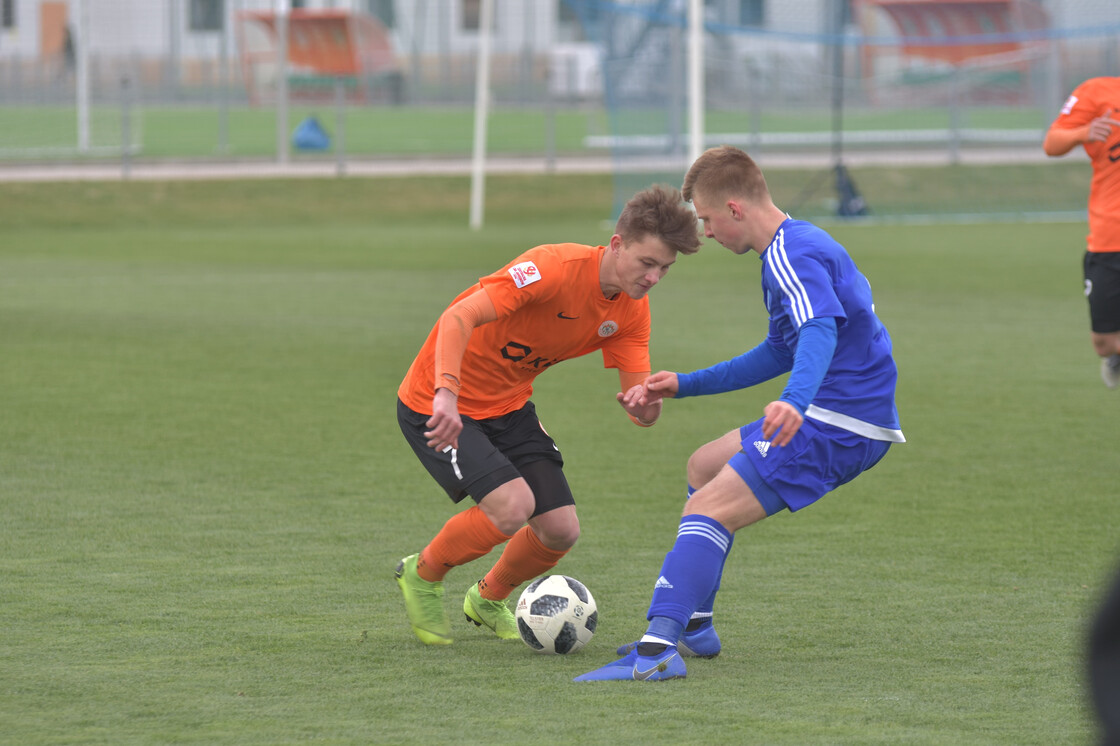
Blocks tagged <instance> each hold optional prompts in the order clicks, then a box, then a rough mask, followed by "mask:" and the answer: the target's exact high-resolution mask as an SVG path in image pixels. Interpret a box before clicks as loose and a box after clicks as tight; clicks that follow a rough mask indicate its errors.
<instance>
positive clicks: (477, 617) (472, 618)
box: [463, 583, 521, 640]
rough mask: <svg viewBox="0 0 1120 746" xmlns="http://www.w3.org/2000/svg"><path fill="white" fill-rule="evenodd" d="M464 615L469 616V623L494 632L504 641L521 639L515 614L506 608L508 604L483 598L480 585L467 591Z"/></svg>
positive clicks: (464, 601)
mask: <svg viewBox="0 0 1120 746" xmlns="http://www.w3.org/2000/svg"><path fill="white" fill-rule="evenodd" d="M463 613H464V614H466V615H467V621H468V622H474V623H475V624H476V625H477V626H479V627H486V628H487V629H490V630H492V631H493V632H494V634H495V635H497V636H498V637H499V638H501V639H503V640H519V639H521V634H520V633H519V632H518V631H517V620H516V619H514V618H513V612H512V611H510V610H509V607H508V606H506V602H505V601H491V600H490V599H488V598H483V597H482V595H481V594H479V592H478V583H475V584H474V585H472V586H471V588H470V590H469V591H467V596H466V598H464V599H463Z"/></svg>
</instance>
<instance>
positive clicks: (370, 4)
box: [366, 0, 397, 29]
mask: <svg viewBox="0 0 1120 746" xmlns="http://www.w3.org/2000/svg"><path fill="white" fill-rule="evenodd" d="M366 10H367V11H368V12H369V14H370V15H371V16H373V17H374V18H376V19H377V20H379V21H381V25H383V26H384V27H385V28H387V29H393V28H396V27H397V9H396V6H395V5H394V4H393V0H366Z"/></svg>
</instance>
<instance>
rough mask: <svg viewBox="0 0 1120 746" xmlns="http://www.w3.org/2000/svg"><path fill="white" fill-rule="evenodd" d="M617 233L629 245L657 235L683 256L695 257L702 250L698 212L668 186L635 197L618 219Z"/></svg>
mask: <svg viewBox="0 0 1120 746" xmlns="http://www.w3.org/2000/svg"><path fill="white" fill-rule="evenodd" d="M614 232H615V233H617V234H618V235H619V236H621V237H622V240H623V241H625V242H627V243H630V242H631V241H640V240H641V239H643V238H645V237H646V236H657V237H658V238H660V239H661V240H662V241H663V242H664V243H665V245H666V246H668V247H669V248H670V249H673V250H674V251H678V252H680V253H682V254H695V253H696V252H697V250H699V248H700V233H699V229H698V228H697V222H696V213H695V212H693V211H692V209H691V208H690V207H689V206H688V205H686V204H685V202H684V200H683V199H682V198H681V193H680V192H679V191H677V190H676V189H674V188H673V187H671V186H666V185H664V184H655V185H654V186H651V187H649V188H648V189H643V190H642V191H640V192H638V193H637V194H635V195H634V196H633V197H631V198H630V201H629V202H627V203H626V206H625V207H623V208H622V214H621V215H619V216H618V223H617V224H616V225H615V229H614Z"/></svg>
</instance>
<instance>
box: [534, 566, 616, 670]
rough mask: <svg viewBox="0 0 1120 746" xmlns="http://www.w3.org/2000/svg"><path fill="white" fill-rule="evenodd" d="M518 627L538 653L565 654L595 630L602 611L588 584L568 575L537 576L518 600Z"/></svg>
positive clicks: (575, 649)
mask: <svg viewBox="0 0 1120 746" xmlns="http://www.w3.org/2000/svg"><path fill="white" fill-rule="evenodd" d="M514 615H515V616H516V617H517V631H518V632H520V633H521V639H522V640H524V641H525V644H526V645H528V646H529V647H531V648H532V649H533V650H535V651H537V652H538V653H550V654H551V653H555V654H558V655H565V654H567V653H574V652H575V651H577V650H579V649H580V648H582V647H583V646H584V645H586V644H587V642H588V641H589V640H590V639H591V636H592V635H594V634H595V626H596V625H597V624H598V623H599V611H598V607H596V606H595V599H594V598H593V597H592V596H591V591H589V590H587V586H585V585H584V584H583V583H581V582H579V581H578V580H576V579H575V578H569V577H568V576H567V575H546V576H545V577H543V578H537V579H536V580H534V581H533V582H532V583H530V584H529V586H528V587H527V588H526V589H525V590H524V591H523V592H522V593H521V598H519V599H518V600H517V610H516V611H515V612H514Z"/></svg>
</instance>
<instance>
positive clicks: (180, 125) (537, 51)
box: [0, 0, 1120, 172]
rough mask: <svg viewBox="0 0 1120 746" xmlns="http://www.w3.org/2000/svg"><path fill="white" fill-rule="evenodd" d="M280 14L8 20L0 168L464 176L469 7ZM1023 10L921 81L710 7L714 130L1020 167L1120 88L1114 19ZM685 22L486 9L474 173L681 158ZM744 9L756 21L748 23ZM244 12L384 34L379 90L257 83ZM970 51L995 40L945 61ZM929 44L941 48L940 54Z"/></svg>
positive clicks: (882, 44) (897, 49) (819, 38)
mask: <svg viewBox="0 0 1120 746" xmlns="http://www.w3.org/2000/svg"><path fill="white" fill-rule="evenodd" d="M1008 2H1009V3H1010V4H1012V5H1014V4H1015V0H1008ZM297 5H299V6H300V7H297V8H294V9H293V8H291V7H290V6H291V3H290V2H275V1H274V0H225V1H224V2H223V1H222V0H209V1H208V0H163V1H162V2H151V0H69V1H68V2H67V1H65V0H64V1H61V2H48V0H6V3H5V6H4V7H6V8H12V9H14V10H13V12H11V13H9V14H7V16H6V17H4V18H0V22H2V23H3V26H2V27H0V165H9V166H11V165H26V164H42V163H51V164H58V163H98V162H100V163H118V162H119V163H121V164H122V166H123V167H126V168H127V167H128V166H130V165H135V164H138V163H152V162H158V161H169V160H173V161H176V162H180V163H182V162H202V163H209V164H213V163H218V162H230V163H238V162H239V163H246V162H261V163H286V162H289V161H294V162H296V163H311V162H314V163H320V164H336V165H337V168H338V170H339V172H343V171H345V170H346V169H347V168H350V169H351V170H354V169H355V167H357V166H359V165H360V164H362V163H367V162H370V161H394V162H399V161H400V160H401V159H407V158H416V157H420V156H423V157H429V158H432V157H439V158H447V159H457V158H458V159H461V158H465V157H466V156H467V155H468V154H469V149H470V143H471V128H472V126H473V121H472V117H471V107H472V105H473V101H474V81H475V73H476V65H477V62H478V60H477V48H478V39H479V31H478V29H477V17H475V16H474V15H472V14H474V13H477V7H478V3H477V2H471V0H352V1H350V0H336V1H334V2H332V1H331V0H322V1H321V2H318V3H315V2H307V3H297ZM930 5H936V3H931V4H930ZM993 5H999V3H993ZM1019 5H1022V3H1019ZM1031 5H1036V6H1037V7H1038V8H1039V9H1040V10H1041V11H1042V13H1043V16H1042V17H1043V19H1044V23H1043V24H1042V25H1041V26H1039V28H1037V29H1027V30H1025V31H1020V32H1017V35H1014V34H1013V35H1012V36H1009V37H1006V38H1002V37H1001V39H1000V41H1003V42H1008V41H1010V42H1014V43H1013V44H1010V46H1008V48H1007V49H1005V50H1003V51H1001V52H1000V53H998V54H996V53H992V54H985V55H976V56H974V57H970V58H968V59H967V60H965V61H963V62H962V61H960V60H958V61H956V62H938V60H937V59H934V58H929V57H927V58H922V57H921V56H920V55H916V54H914V53H913V52H914V50H913V47H915V46H916V45H915V39H914V38H913V37H907V36H906V33H905V30H904V29H900V28H896V27H893V26H892V25H891V23H890V20H891V19H890V18H889V17H888V16H886V15H884V13H883V11H882V8H881V7H879V6H876V5H875V3H873V2H871V0H854V1H852V0H848V1H847V2H845V3H841V4H840V5H839V6H838V5H837V3H836V2H834V0H786V1H785V2H781V3H779V2H757V3H751V2H742V1H741V0H710V1H709V2H708V3H707V4H706V16H705V22H706V24H707V33H706V47H707V53H706V63H705V67H706V71H705V81H706V89H707V102H708V104H707V106H708V111H709V112H710V113H709V118H708V123H707V128H708V131H709V132H710V133H711V136H712V137H713V138H717V139H722V140H724V141H735V142H739V143H741V144H744V145H745V146H748V147H751V148H754V149H759V150H761V151H763V152H769V153H772V154H775V156H776V155H780V154H788V155H790V156H791V157H793V156H795V155H800V156H804V154H806V153H818V154H820V156H821V157H822V158H827V154H828V152H829V150H830V149H832V148H833V147H834V144H835V139H836V132H837V131H838V128H839V131H840V132H842V133H843V137H844V142H845V146H846V147H848V148H850V149H851V150H852V151H854V152H859V151H860V150H864V151H867V152H869V153H870V152H882V151H883V149H884V148H885V147H886V146H890V147H892V148H893V147H897V148H899V149H910V150H914V151H915V152H918V151H920V152H922V153H925V154H928V153H930V152H931V151H933V152H936V153H939V154H942V155H944V157H945V158H946V160H948V161H950V162H952V161H953V160H954V159H959V157H960V153H961V151H962V149H967V148H969V147H984V148H992V147H1007V148H1009V149H1011V151H1012V152H1013V150H1014V148H1015V147H1016V146H1018V147H1026V146H1029V147H1034V143H1035V141H1036V140H1037V138H1040V137H1041V133H1042V131H1043V129H1044V128H1045V126H1046V125H1047V124H1048V122H1049V121H1050V120H1051V119H1052V117H1053V115H1054V113H1055V112H1056V110H1057V107H1058V106H1059V105H1060V102H1061V100H1062V98H1063V97H1064V96H1065V95H1066V94H1067V93H1068V91H1069V90H1071V89H1072V87H1073V86H1074V85H1075V84H1076V83H1077V82H1080V81H1081V80H1083V79H1085V78H1087V77H1092V76H1095V75H1105V74H1115V73H1116V71H1117V70H1118V69H1120V3H1117V2H1115V0H1042V2H1039V3H1032V4H1031ZM684 6H685V3H684V2H670V1H664V0H659V1H657V2H654V1H653V0H646V1H643V0H631V2H618V3H609V2H594V1H593V0H496V7H497V21H496V23H495V28H494V41H493V56H492V73H491V81H492V91H491V99H492V101H493V104H494V108H493V116H492V119H491V127H490V141H489V143H490V144H489V152H490V154H491V155H492V156H494V157H497V158H508V159H514V160H516V159H521V160H531V159H541V160H543V161H544V162H547V163H549V164H555V163H556V161H557V160H558V159H559V160H560V161H563V160H564V159H566V158H567V159H573V158H581V159H593V158H603V157H608V156H612V155H613V156H614V157H616V158H618V157H622V158H625V157H627V156H626V154H627V152H629V151H633V150H635V148H637V149H639V150H641V149H642V148H645V149H647V150H648V146H650V145H651V143H652V144H653V149H654V150H655V151H657V150H664V149H666V148H669V149H670V150H671V149H672V148H677V149H678V150H679V141H678V140H676V139H674V138H679V136H680V133H681V132H682V131H683V129H682V128H683V117H682V114H681V112H680V109H679V106H678V104H679V103H680V101H682V100H683V89H682V88H681V86H682V85H683V77H682V76H681V75H680V70H681V69H682V67H681V66H682V65H683V57H682V55H683V54H684V47H683V46H682V40H681V36H680V34H681V30H682V28H683V25H682V24H683V19H684V18H685V12H684V11H685V7H684ZM835 7H841V10H842V11H843V12H844V13H847V14H848V15H847V16H846V17H845V18H844V20H842V21H841V23H840V24H839V25H838V26H833V25H831V23H832V22H831V20H830V18H832V16H830V13H831V12H832V10H833V8H835ZM756 8H757V9H761V11H760V15H761V17H755V16H754V15H752V13H753V10H752V9H756ZM278 10H279V11H280V12H277V11H278ZM254 13H258V14H264V15H269V14H273V16H274V17H275V19H276V20H277V21H278V22H285V21H286V22H288V23H291V22H292V19H293V18H296V17H298V16H299V15H300V14H301V13H302V14H311V15H313V14H316V13H319V14H327V15H329V14H343V15H349V16H354V17H359V16H360V17H366V18H371V19H377V20H378V21H379V22H380V23H381V25H383V26H384V27H385V30H386V33H387V36H388V39H389V43H390V46H391V52H392V64H391V68H392V69H391V70H389V71H388V72H387V71H386V69H385V67H384V65H382V66H380V67H378V68H377V69H371V68H370V67H369V66H368V65H366V66H364V65H363V63H362V60H359V61H358V63H356V67H355V69H352V70H347V71H344V72H339V73H335V72H332V69H331V68H330V67H329V66H327V67H326V68H323V67H319V68H315V67H310V68H309V67H307V66H306V65H303V66H302V67H301V66H300V64H299V61H298V60H294V59H293V58H292V57H291V55H292V53H293V46H292V45H296V44H304V43H308V40H307V39H305V38H295V37H293V38H292V39H291V40H290V42H289V44H288V45H278V46H277V47H276V48H275V49H274V50H273V51H272V52H270V51H269V50H268V48H265V49H264V52H263V53H264V54H265V57H266V58H267V55H268V54H275V55H277V59H276V60H275V61H272V60H269V59H265V60H264V62H265V67H268V66H269V65H271V67H270V69H271V71H272V77H270V78H268V79H267V80H266V82H265V83H263V84H262V83H261V77H260V76H259V75H254V74H253V72H252V71H253V70H254V68H253V67H252V63H251V62H250V61H249V54H248V50H247V46H249V45H250V43H249V41H247V36H246V33H245V31H244V26H243V19H244V18H245V17H246V16H248V15H252V14H254ZM745 14H746V16H747V18H746V20H747V21H750V22H749V23H743V21H744V17H745ZM1090 19H1091V21H1090ZM472 23H473V24H474V25H473V26H472ZM289 30H290V29H289ZM931 33H932V32H931ZM945 33H946V34H947V33H948V32H945ZM278 38H279V37H278ZM981 41H990V39H988V38H987V37H985V38H984V39H980V40H978V39H976V38H970V37H968V35H965V36H963V37H961V36H960V35H959V34H958V38H957V43H959V44H974V45H975V44H977V43H978V42H981ZM926 42H927V46H930V47H935V46H938V45H942V44H944V43H946V42H945V40H944V39H939V38H938V37H937V36H936V34H933V36H931V37H929V38H928V39H926ZM310 43H312V44H313V45H314V43H317V42H314V40H312V41H311V42H310ZM351 44H352V46H353V47H354V48H355V49H356V51H354V54H355V55H357V56H358V57H362V55H367V56H368V54H369V53H370V45H371V44H372V43H371V42H368V40H367V41H366V42H359V41H355V40H354V39H351ZM327 46H329V44H328V45H327ZM258 52H260V50H258ZM280 55H284V57H281V56H280ZM934 57H936V55H935V56H934ZM837 60H840V61H841V62H842V65H841V66H840V67H838V66H837ZM931 60H932V61H931ZM257 61H258V63H259V62H260V59H259V57H258V60H257ZM285 63H286V66H285ZM262 69H263V68H262ZM277 70H286V73H285V74H283V75H280V74H277V73H276V71H277ZM838 90H839V91H840V92H841V93H842V96H843V119H842V120H841V121H840V122H839V123H837V121H836V107H835V105H834V103H835V97H836V94H837V91H838ZM262 91H263V92H264V93H265V94H266V95H260V93H261V92H262ZM635 102H638V105H637V106H636V107H635V106H631V105H632V104H634V103H635ZM301 127H302V131H303V132H304V133H305V134H306V132H307V131H308V130H309V129H311V130H314V129H316V128H317V129H319V130H321V132H322V133H323V134H325V136H326V137H325V140H324V139H322V138H320V139H318V140H315V139H314V138H312V139H311V140H307V139H305V140H302V141H301V140H299V138H298V137H297V135H298V133H299V132H300V131H301ZM643 138H644V139H643ZM324 144H325V147H322V146H323V145H324ZM1012 157H1013V156H1012Z"/></svg>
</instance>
